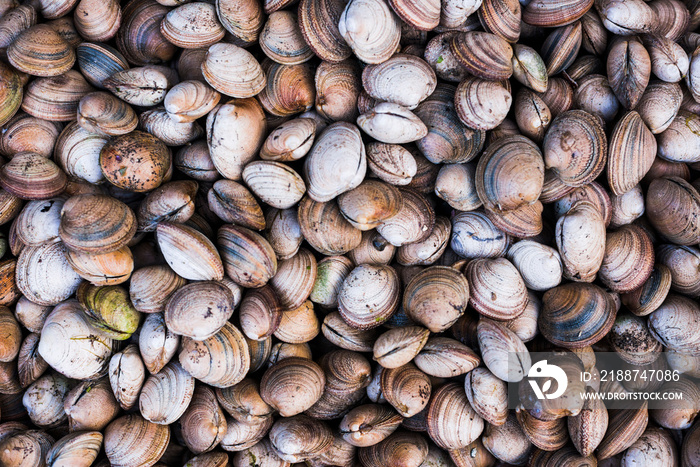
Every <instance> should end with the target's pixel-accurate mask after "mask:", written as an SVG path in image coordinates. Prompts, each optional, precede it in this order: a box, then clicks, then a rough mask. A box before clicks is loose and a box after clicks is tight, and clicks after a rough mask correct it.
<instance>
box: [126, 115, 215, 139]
mask: <svg viewBox="0 0 700 467" xmlns="http://www.w3.org/2000/svg"><path fill="white" fill-rule="evenodd" d="M139 128H140V129H142V130H144V131H146V132H148V133H150V134H152V135H153V136H155V137H156V138H158V139H159V140H161V141H162V142H163V143H165V144H167V145H168V146H181V145H183V144H186V143H189V142H192V141H194V140H196V139H197V138H199V137H200V136H203V134H204V129H203V128H202V127H201V125H199V124H198V123H197V122H178V121H176V120H175V119H174V118H171V117H170V114H169V113H168V112H166V110H165V109H164V108H162V107H159V108H156V109H152V110H147V111H145V112H143V113H142V114H141V115H140V116H139Z"/></svg>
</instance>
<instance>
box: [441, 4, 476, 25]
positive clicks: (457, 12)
mask: <svg viewBox="0 0 700 467" xmlns="http://www.w3.org/2000/svg"><path fill="white" fill-rule="evenodd" d="M481 4H482V1H481V0H450V1H447V2H443V3H442V10H441V11H440V26H441V27H443V28H450V29H451V28H459V27H460V26H463V25H464V24H465V23H467V20H468V18H469V16H471V15H472V14H473V13H476V12H477V10H478V9H479V7H480V6H481Z"/></svg>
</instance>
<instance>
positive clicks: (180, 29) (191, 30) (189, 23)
mask: <svg viewBox="0 0 700 467" xmlns="http://www.w3.org/2000/svg"><path fill="white" fill-rule="evenodd" d="M225 32H226V31H225V30H224V28H223V26H222V25H221V23H220V22H219V19H218V18H217V11H216V8H215V7H214V5H211V4H209V3H204V2H194V3H189V4H184V5H181V6H179V7H177V8H175V9H174V10H170V11H169V12H168V14H167V15H165V17H164V18H163V20H162V21H161V23H160V33H161V34H162V35H163V37H165V38H166V39H167V40H168V41H169V42H171V43H172V44H175V45H176V46H178V47H182V48H185V49H196V48H200V47H209V46H210V45H213V44H215V43H217V42H218V41H220V40H221V39H222V38H223V37H224V33H225Z"/></svg>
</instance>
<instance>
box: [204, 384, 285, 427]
mask: <svg viewBox="0 0 700 467" xmlns="http://www.w3.org/2000/svg"><path fill="white" fill-rule="evenodd" d="M216 398H217V400H218V401H219V404H220V405H221V407H222V408H223V409H224V410H225V411H226V412H228V413H229V414H230V415H231V416H232V417H233V418H234V419H235V420H237V421H239V422H241V423H248V424H258V423H262V422H264V421H265V420H267V419H269V418H271V415H272V412H273V409H272V407H270V406H269V405H267V403H266V402H265V401H263V400H262V398H261V397H260V391H259V387H258V383H257V381H255V380H253V379H250V378H245V379H243V380H241V381H240V382H239V383H237V384H235V385H233V386H229V387H227V388H221V389H216Z"/></svg>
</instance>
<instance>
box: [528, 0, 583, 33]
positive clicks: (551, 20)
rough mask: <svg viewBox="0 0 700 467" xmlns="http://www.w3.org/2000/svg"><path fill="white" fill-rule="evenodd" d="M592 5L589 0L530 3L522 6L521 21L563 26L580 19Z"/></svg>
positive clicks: (547, 26)
mask: <svg viewBox="0 0 700 467" xmlns="http://www.w3.org/2000/svg"><path fill="white" fill-rule="evenodd" d="M592 6H593V2H592V1H590V0H584V1H581V0H572V1H569V2H565V3H563V4H562V3H558V2H556V1H554V0H548V1H547V0H545V1H541V2H539V3H538V4H536V5H533V4H531V3H530V4H528V5H526V6H525V8H523V21H524V22H526V23H528V24H531V25H533V26H540V27H545V28H551V27H557V26H563V25H565V24H568V23H573V22H574V21H576V20H578V19H580V18H581V17H582V16H583V15H584V14H585V13H586V12H587V11H588V10H589V9H590V8H591V7H592Z"/></svg>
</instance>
